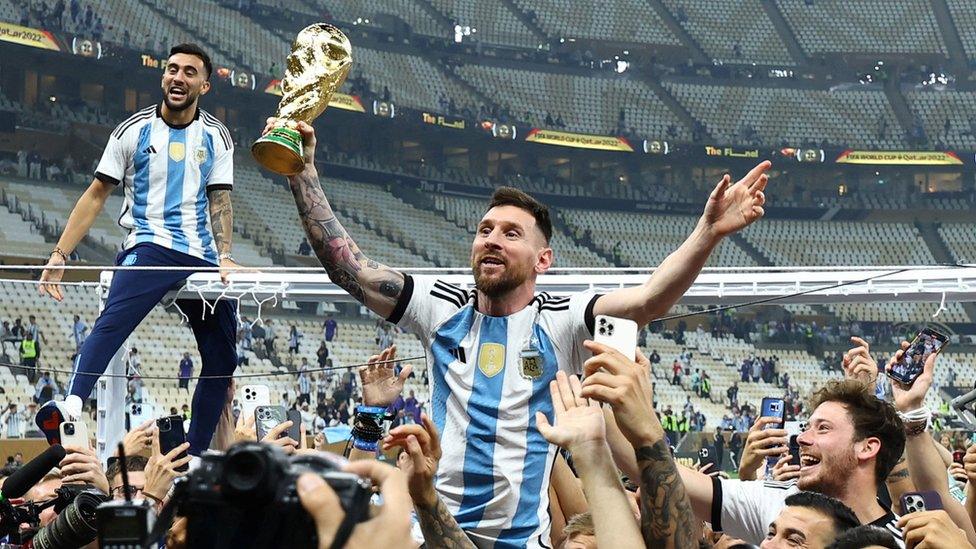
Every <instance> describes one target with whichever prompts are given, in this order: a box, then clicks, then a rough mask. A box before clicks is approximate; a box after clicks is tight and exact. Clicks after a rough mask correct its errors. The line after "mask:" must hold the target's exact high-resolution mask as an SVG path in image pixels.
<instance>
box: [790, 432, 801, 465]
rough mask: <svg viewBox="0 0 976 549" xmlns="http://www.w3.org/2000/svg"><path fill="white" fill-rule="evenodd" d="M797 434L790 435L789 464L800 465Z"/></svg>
mask: <svg viewBox="0 0 976 549" xmlns="http://www.w3.org/2000/svg"><path fill="white" fill-rule="evenodd" d="M796 437H797V435H791V436H790V465H800V443H798V442H797V441H796Z"/></svg>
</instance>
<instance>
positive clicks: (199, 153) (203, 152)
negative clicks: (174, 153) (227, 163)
mask: <svg viewBox="0 0 976 549" xmlns="http://www.w3.org/2000/svg"><path fill="white" fill-rule="evenodd" d="M193 159H194V160H196V162H197V164H203V163H204V162H206V161H207V149H205V148H203V147H200V148H198V149H197V150H196V151H195V152H194V153H193Z"/></svg>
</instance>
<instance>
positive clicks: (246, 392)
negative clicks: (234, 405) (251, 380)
mask: <svg viewBox="0 0 976 549" xmlns="http://www.w3.org/2000/svg"><path fill="white" fill-rule="evenodd" d="M239 400H240V402H241V413H242V414H244V417H249V416H253V415H254V410H256V409H257V407H258V406H270V405H271V390H270V389H268V386H267V385H245V386H243V387H241V392H240V397H239Z"/></svg>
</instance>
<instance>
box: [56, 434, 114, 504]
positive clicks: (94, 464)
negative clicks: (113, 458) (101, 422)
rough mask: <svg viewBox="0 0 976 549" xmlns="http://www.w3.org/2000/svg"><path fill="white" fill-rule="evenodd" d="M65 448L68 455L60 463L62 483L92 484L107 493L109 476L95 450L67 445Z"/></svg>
mask: <svg viewBox="0 0 976 549" xmlns="http://www.w3.org/2000/svg"><path fill="white" fill-rule="evenodd" d="M64 450H65V451H66V452H67V455H66V456H64V459H62V460H61V463H60V465H59V467H61V482H62V484H90V485H92V486H94V487H95V488H98V489H99V490H101V491H102V492H104V493H105V494H106V495H107V494H108V493H109V490H110V488H109V484H108V477H106V476H105V470H104V469H102V462H101V460H99V459H98V456H97V455H96V454H95V451H94V450H92V449H91V448H82V447H80V446H65V447H64Z"/></svg>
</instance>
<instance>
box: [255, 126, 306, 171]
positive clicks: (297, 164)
mask: <svg viewBox="0 0 976 549" xmlns="http://www.w3.org/2000/svg"><path fill="white" fill-rule="evenodd" d="M251 154H252V155H253V156H254V159H255V160H257V162H258V164H261V165H262V166H264V167H265V168H267V169H268V170H271V171H273V172H274V173H276V174H280V175H296V174H299V173H301V172H302V170H304V169H305V157H304V156H303V155H302V134H300V133H298V131H297V130H293V129H291V128H284V127H282V128H274V129H272V130H271V131H270V132H268V133H267V134H266V135H264V136H263V137H261V139H258V140H257V141H255V142H254V144H253V145H251Z"/></svg>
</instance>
